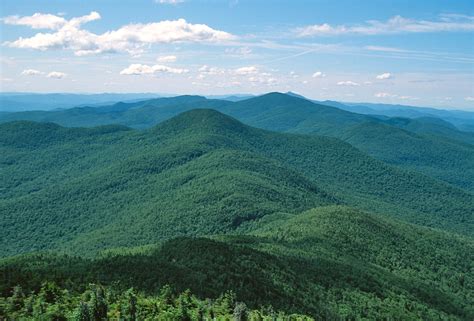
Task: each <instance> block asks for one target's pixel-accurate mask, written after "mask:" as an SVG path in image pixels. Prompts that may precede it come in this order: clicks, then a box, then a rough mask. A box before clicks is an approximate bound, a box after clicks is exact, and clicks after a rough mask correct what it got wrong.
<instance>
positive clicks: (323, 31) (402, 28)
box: [296, 15, 474, 37]
mask: <svg viewBox="0 0 474 321" xmlns="http://www.w3.org/2000/svg"><path fill="white" fill-rule="evenodd" d="M473 18H474V17H471V16H462V15H461V16H460V15H450V16H448V17H446V16H443V17H442V18H441V19H439V20H437V21H427V20H415V19H407V18H403V17H401V16H394V17H392V18H390V19H388V20H387V21H378V20H369V21H367V22H366V23H365V24H362V25H355V26H346V25H336V26H332V25H330V24H327V23H323V24H319V25H318V24H316V25H310V26H306V27H302V28H298V29H296V34H297V35H298V36H300V37H314V36H337V35H346V34H359V35H384V34H397V33H426V32H450V31H451V32H454V31H473V30H474V19H473Z"/></svg>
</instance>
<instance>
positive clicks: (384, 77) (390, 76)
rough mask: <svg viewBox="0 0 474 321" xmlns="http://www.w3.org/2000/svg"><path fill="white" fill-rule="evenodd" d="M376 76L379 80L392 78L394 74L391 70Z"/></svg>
mask: <svg viewBox="0 0 474 321" xmlns="http://www.w3.org/2000/svg"><path fill="white" fill-rule="evenodd" d="M375 78H376V79H378V80H386V79H390V78H392V74H391V73H389V72H384V73H383V74H380V75H377V77H375Z"/></svg>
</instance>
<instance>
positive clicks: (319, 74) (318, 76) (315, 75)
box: [311, 71, 326, 78]
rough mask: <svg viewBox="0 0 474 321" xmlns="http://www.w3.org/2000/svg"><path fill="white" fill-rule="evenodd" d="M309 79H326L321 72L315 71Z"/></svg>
mask: <svg viewBox="0 0 474 321" xmlns="http://www.w3.org/2000/svg"><path fill="white" fill-rule="evenodd" d="M311 77H313V78H324V77H326V74H324V73H323V72H321V71H316V72H315V73H314V74H313V75H312V76H311Z"/></svg>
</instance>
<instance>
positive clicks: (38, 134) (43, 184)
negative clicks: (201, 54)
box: [0, 110, 474, 255]
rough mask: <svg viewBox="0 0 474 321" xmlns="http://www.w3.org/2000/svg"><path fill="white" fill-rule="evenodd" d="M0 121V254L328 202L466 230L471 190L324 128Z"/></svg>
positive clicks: (157, 236) (88, 249) (134, 240)
mask: <svg viewBox="0 0 474 321" xmlns="http://www.w3.org/2000/svg"><path fill="white" fill-rule="evenodd" d="M0 132H1V134H0V163H1V164H3V166H2V167H0V218H1V220H0V227H1V230H2V232H3V235H4V237H3V238H2V239H1V241H0V245H1V247H0V254H1V255H11V254H16V253H22V252H28V251H35V250H44V249H64V250H71V249H74V252H75V253H81V254H89V255H93V254H94V253H95V252H97V250H101V249H105V248H111V247H118V246H136V245H144V244H147V243H153V242H156V241H159V240H164V239H169V238H171V237H176V236H181V235H188V236H189V235H190V236H198V235H210V234H219V233H230V232H246V231H250V230H253V229H254V228H255V222H256V221H258V220H259V219H261V218H264V217H267V216H275V215H280V214H281V213H291V214H297V213H299V212H301V211H303V210H307V209H309V208H313V207H317V206H322V205H328V204H340V203H346V204H350V205H354V206H357V207H360V208H363V209H368V210H372V211H376V212H379V213H382V214H389V215H393V216H398V217H401V218H404V219H406V220H408V221H411V222H415V223H419V224H423V225H428V226H433V227H439V228H444V229H447V230H452V231H457V232H460V233H465V234H469V233H472V231H473V228H472V216H473V209H474V199H473V198H472V195H471V194H468V193H466V192H463V191H462V190H459V189H456V188H453V187H452V186H448V185H446V184H443V183H441V182H439V181H437V180H434V179H430V178H428V177H425V176H423V175H419V174H416V173H411V172H405V171H401V170H398V169H396V168H393V167H390V166H388V165H386V164H384V163H382V162H379V161H376V160H374V159H372V158H370V157H368V156H367V155H365V154H363V153H361V152H359V151H358V150H356V149H355V148H353V147H351V146H350V145H349V144H345V143H342V142H340V141H338V140H336V139H331V138H324V137H307V136H298V135H289V134H277V133H271V132H267V131H262V130H258V129H254V128H251V127H248V126H245V125H243V124H241V123H239V122H237V121H236V120H234V119H232V118H230V117H227V116H224V115H222V114H220V113H217V112H215V111H211V110H195V111H191V112H187V113H185V114H182V115H180V116H178V117H176V118H174V119H171V120H169V121H166V122H164V123H163V124H161V125H159V126H157V127H155V128H153V129H151V130H148V131H144V132H137V131H131V130H124V129H123V128H121V127H116V126H115V127H114V126H112V127H99V128H93V129H80V128H74V129H67V128H62V127H58V126H56V125H52V124H35V123H24V122H20V123H9V124H4V125H2V126H0ZM124 227H126V228H124Z"/></svg>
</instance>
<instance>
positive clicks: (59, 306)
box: [0, 285, 313, 321]
mask: <svg viewBox="0 0 474 321" xmlns="http://www.w3.org/2000/svg"><path fill="white" fill-rule="evenodd" d="M100 289H101V291H102V293H103V294H104V295H105V296H106V297H107V298H108V300H104V301H103V302H102V303H101V304H102V305H103V307H104V308H105V310H104V311H108V312H107V313H106V314H105V315H101V316H100V317H98V316H97V315H95V314H94V312H93V311H94V307H93V303H92V302H89V303H87V302H84V301H83V300H82V299H83V297H84V295H86V294H87V293H83V294H81V293H73V292H67V294H66V295H65V297H64V300H60V301H53V302H43V303H44V305H45V309H46V311H45V312H44V313H41V314H33V313H31V312H30V311H26V310H8V309H7V310H0V311H3V312H4V314H3V317H5V318H6V320H19V319H21V320H65V321H66V320H72V321H96V320H127V321H132V320H163V321H170V320H176V321H178V320H179V321H199V320H229V321H230V320H239V321H240V320H242V321H243V320H270V319H272V320H273V318H274V315H276V314H275V313H274V312H272V313H268V312H266V310H248V309H246V308H245V304H243V303H235V302H234V301H229V300H228V297H229V296H231V297H234V296H235V295H234V294H232V293H228V294H225V295H223V296H221V297H219V298H218V299H217V300H210V299H206V300H201V299H199V298H198V297H196V296H194V295H192V294H191V293H190V292H189V291H185V292H183V293H181V294H173V295H172V296H171V297H170V298H169V299H166V300H165V299H163V297H160V296H150V295H146V294H144V293H135V291H134V290H133V289H128V290H126V291H124V292H121V291H118V290H117V289H115V288H113V287H111V288H103V287H100ZM89 291H92V293H96V291H97V286H96V285H92V288H91V289H90V290H89ZM12 299H13V296H12V297H8V298H6V299H5V298H3V297H2V298H0V309H3V308H4V305H5V302H10V301H11V300H12ZM14 300H17V301H18V302H19V304H20V305H23V304H24V302H26V301H32V300H33V301H35V300H36V301H39V300H40V299H39V298H37V297H36V296H35V294H34V293H32V294H30V295H29V296H28V297H21V298H18V297H16V298H14ZM233 311H238V313H237V314H235V313H233ZM256 315H258V318H256V317H255V316H256ZM278 320H288V321H293V320H294V321H311V320H313V319H312V318H311V317H309V316H304V315H298V314H286V313H284V312H279V313H278Z"/></svg>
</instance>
